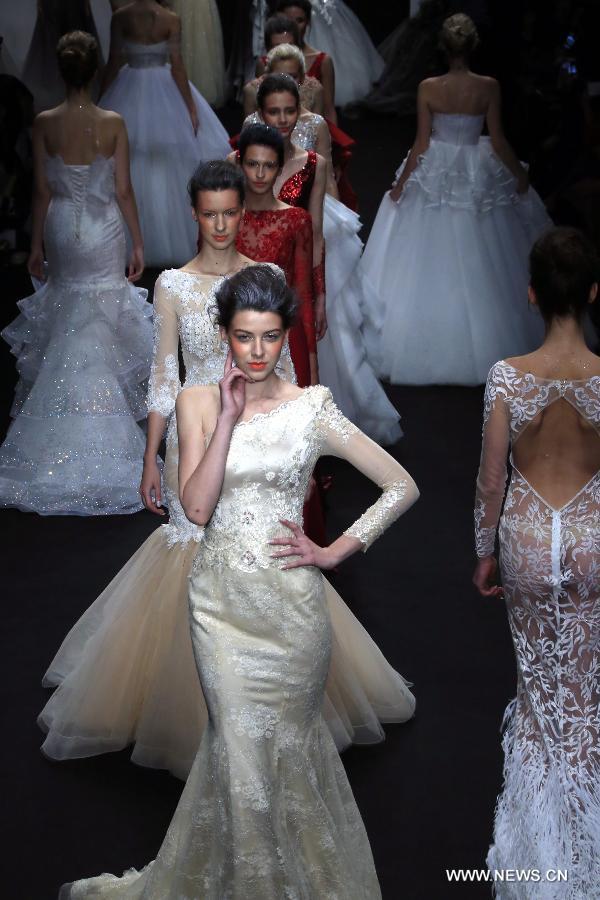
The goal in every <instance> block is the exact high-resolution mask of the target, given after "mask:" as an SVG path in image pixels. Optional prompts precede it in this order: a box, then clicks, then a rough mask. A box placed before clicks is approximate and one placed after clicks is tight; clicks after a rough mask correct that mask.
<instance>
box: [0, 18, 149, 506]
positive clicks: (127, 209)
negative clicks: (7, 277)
mask: <svg viewBox="0 0 600 900" xmlns="http://www.w3.org/2000/svg"><path fill="white" fill-rule="evenodd" d="M57 55H58V64H59V67H60V71H61V72H62V74H63V78H64V81H65V83H66V87H67V96H66V99H65V100H64V102H63V103H61V105H60V106H57V107H56V108H55V109H51V110H47V111H46V112H44V113H41V114H40V115H39V116H38V117H37V118H36V120H35V123H34V126H33V148H34V168H35V191H34V206H33V232H32V241H31V253H30V256H29V262H28V268H29V272H30V274H31V275H32V277H33V279H34V284H35V285H36V288H37V289H36V291H35V293H34V294H32V295H31V296H30V297H27V298H25V299H24V300H21V301H20V302H19V309H20V315H19V316H17V318H16V319H15V320H14V322H11V324H10V325H8V327H7V328H5V329H4V331H3V332H2V337H3V338H4V339H5V340H6V341H7V342H8V343H9V345H10V348H11V350H12V352H13V354H14V355H15V357H16V366H17V370H18V373H19V382H18V384H17V389H16V391H15V399H14V403H13V407H12V410H11V414H12V417H13V422H12V424H11V426H10V429H9V432H8V434H7V436H6V440H5V441H4V443H3V444H2V447H1V448H0V506H16V507H17V508H18V509H22V510H24V511H27V512H37V513H40V514H41V515H82V516H93V515H115V514H116V513H131V512H136V511H137V510H139V509H141V503H140V497H139V494H138V482H139V472H140V467H141V465H142V460H143V456H144V443H145V440H144V433H143V431H142V429H141V428H140V426H139V425H138V421H139V420H141V419H144V418H145V417H146V406H145V402H144V399H145V387H146V385H145V382H146V381H147V379H148V376H149V374H150V361H151V356H152V324H151V321H150V316H151V313H152V308H151V306H150V305H149V304H148V303H147V302H146V295H147V292H146V291H145V290H143V289H141V288H135V287H134V286H133V284H132V283H131V282H135V281H137V280H138V278H139V277H140V275H141V274H142V271H143V268H144V257H143V247H142V237H141V233H140V226H139V222H138V217H137V212H136V204H135V196H134V194H133V191H132V189H131V181H130V179H129V151H128V143H127V131H126V129H125V125H124V123H123V120H122V119H121V117H120V116H118V115H116V114H115V113H111V112H106V111H105V110H103V109H98V107H97V106H95V105H94V104H93V103H92V101H91V98H90V85H91V83H92V80H93V78H94V75H95V73H96V71H97V66H98V46H97V43H96V41H95V39H94V38H93V37H92V36H91V35H89V34H85V33H84V32H81V31H75V32H71V33H69V34H66V35H64V36H63V37H62V38H61V40H60V41H59V43H58V48H57ZM124 222H125V223H126V224H127V226H128V228H129V231H130V233H131V238H132V244H133V250H132V253H131V255H130V259H129V281H128V279H127V277H126V276H125V269H126V259H127V257H126V252H125V251H126V245H125V229H124V227H123V226H124ZM44 253H45V255H46V259H47V271H46V269H45V264H44Z"/></svg>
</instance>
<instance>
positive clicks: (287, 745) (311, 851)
mask: <svg viewBox="0 0 600 900" xmlns="http://www.w3.org/2000/svg"><path fill="white" fill-rule="evenodd" d="M323 454H332V455H335V456H338V457H340V458H342V459H345V460H347V461H349V462H350V463H351V464H352V465H354V466H355V467H357V468H358V469H359V470H360V471H361V472H363V473H364V474H365V475H367V476H368V477H369V478H371V479H372V480H373V481H374V482H375V483H376V484H378V485H379V486H380V487H381V489H382V491H383V493H382V494H381V496H380V498H379V499H378V500H377V502H376V503H375V504H374V505H373V506H372V507H371V508H370V509H369V510H367V512H366V513H365V514H364V515H363V516H362V517H361V518H360V519H359V520H358V521H357V522H356V523H355V524H354V525H353V526H352V527H351V528H349V529H348V530H347V532H346V534H348V535H350V536H353V537H356V538H358V539H359V540H360V541H361V542H362V543H363V545H364V549H365V550H366V549H367V547H368V546H370V544H371V543H372V541H373V540H374V539H375V538H376V537H378V536H379V535H380V534H381V533H382V532H383V531H384V530H385V529H386V528H387V527H388V526H389V525H390V524H391V523H392V522H393V521H394V520H395V519H396V518H397V517H398V516H399V515H401V514H402V513H403V512H405V511H406V510H407V509H408V508H409V507H410V506H411V505H412V503H413V502H414V501H415V500H416V498H417V496H418V494H417V491H416V488H415V487H414V482H412V479H410V477H409V476H407V473H406V472H405V470H404V469H403V468H402V467H401V466H400V465H399V463H397V462H396V461H395V460H394V459H392V457H390V456H388V454H387V453H385V451H383V450H381V448H379V447H378V446H377V445H376V444H374V443H373V442H372V441H370V440H369V439H368V438H367V437H366V436H365V435H363V434H362V433H361V432H359V431H358V429H356V428H355V426H353V425H352V424H351V423H350V422H348V420H347V419H345V418H344V417H343V416H342V415H341V413H340V412H339V410H338V409H337V408H336V407H335V405H334V403H333V401H332V399H331V393H330V392H329V391H328V390H327V388H324V387H322V386H320V385H317V386H316V387H312V388H307V389H306V390H304V391H303V392H302V394H301V395H300V396H299V397H298V398H296V399H295V400H291V401H287V402H285V403H283V404H281V405H280V406H279V407H277V408H276V409H275V410H273V411H271V412H270V413H268V414H266V415H264V414H259V415H255V416H253V417H252V418H251V419H249V420H248V421H246V422H241V423H239V424H238V425H237V426H236V427H235V428H234V432H233V435H232V438H231V445H230V448H229V453H228V457H227V464H226V469H225V477H224V481H223V487H222V490H221V495H220V498H219V501H218V503H217V506H216V508H215V511H214V513H213V515H212V517H211V520H210V523H209V524H208V525H207V526H206V528H205V530H204V534H203V536H202V541H201V543H200V544H199V546H198V553H197V555H196V558H195V561H194V565H193V570H192V575H191V578H190V594H189V610H190V622H191V630H192V642H193V646H194V654H195V658H196V664H197V667H198V673H199V676H200V681H201V683H202V689H203V691H204V696H205V697H206V702H207V705H208V708H209V721H208V724H207V727H206V729H205V731H204V735H203V737H202V742H201V745H200V748H199V750H198V754H197V756H196V759H195V762H194V765H193V767H192V770H191V773H190V777H189V778H188V781H187V784H186V786H185V788H184V791H183V794H182V796H181V800H180V802H179V805H178V807H177V809H176V811H175V815H174V817H173V819H172V821H171V824H170V826H169V829H168V831H167V835H166V837H165V840H164V842H163V844H162V847H161V848H160V850H159V852H158V855H157V857H156V859H155V860H154V862H152V863H150V865H148V866H147V867H146V868H145V869H143V870H142V872H135V871H134V870H129V871H128V872H126V873H125V874H124V876H123V877H122V878H120V879H119V878H115V877H114V876H112V875H101V876H100V877H98V878H92V879H89V880H84V881H78V882H75V883H74V884H72V885H67V886H65V887H63V889H62V891H61V900H83V898H91V897H95V898H106V900H108V898H129V900H133V898H142V897H143V898H145V900H162V898H165V897H168V896H170V897H175V896H177V897H181V898H184V897H189V898H195V900H196V898H200V897H202V898H203V900H224V898H231V900H242V898H243V900H267V898H272V900H279V898H284V897H289V898H300V897H303V898H307V900H308V898H315V900H316V898H325V897H331V898H339V900H366V898H368V900H376V898H380V897H381V893H380V890H379V885H378V881H377V876H376V873H375V868H374V865H373V859H372V856H371V850H370V847H369V842H368V839H367V835H366V832H365V829H364V825H363V823H362V820H361V817H360V813H359V811H358V809H357V807H356V804H355V801H354V798H353V796H352V791H351V789H350V786H349V784H348V780H347V778H346V774H345V772H344V768H343V766H342V764H341V761H340V759H339V756H338V754H337V751H336V748H335V745H334V743H333V741H332V739H331V735H330V734H329V731H328V729H327V728H326V727H325V723H324V721H323V717H322V714H321V711H322V705H323V696H324V691H325V685H326V682H327V677H328V671H329V663H330V656H331V640H332V638H331V624H330V619H329V614H328V610H327V601H326V596H325V583H324V579H323V575H322V574H321V572H320V571H319V570H318V569H316V568H314V567H312V566H309V567H302V568H299V569H294V570H289V571H284V570H283V569H282V565H283V562H285V561H283V562H282V561H281V560H278V559H273V558H272V557H271V555H270V553H271V548H270V547H269V544H268V541H269V540H270V539H271V538H273V537H276V536H280V535H282V534H283V533H284V532H285V528H284V526H282V525H281V523H280V521H279V520H280V519H282V518H289V519H291V520H295V521H298V520H299V518H300V517H301V515H302V506H303V502H304V496H305V491H306V487H307V485H308V480H309V478H310V475H311V473H312V471H313V468H314V465H315V463H316V461H317V459H318V458H319V456H321V455H323Z"/></svg>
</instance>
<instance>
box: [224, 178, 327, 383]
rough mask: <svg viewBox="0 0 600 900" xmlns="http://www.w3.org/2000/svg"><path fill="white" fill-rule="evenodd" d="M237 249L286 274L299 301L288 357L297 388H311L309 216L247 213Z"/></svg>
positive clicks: (314, 348) (296, 212) (284, 212)
mask: <svg viewBox="0 0 600 900" xmlns="http://www.w3.org/2000/svg"><path fill="white" fill-rule="evenodd" d="M292 177H295V176H292ZM313 178H314V176H313ZM288 180H289V181H291V179H288ZM286 184H287V182H286ZM284 187H285V185H284ZM236 246H237V249H238V251H239V252H240V253H243V254H244V256H248V257H250V259H254V260H256V262H271V263H276V264H277V265H278V266H280V268H282V269H283V271H284V272H285V278H286V281H287V283H288V284H289V286H290V287H292V288H294V290H295V291H296V294H297V296H298V299H299V301H300V315H299V321H298V323H297V324H296V325H294V326H292V328H291V329H290V335H289V344H290V353H291V356H292V362H293V363H294V368H295V369H296V379H297V381H298V384H299V385H300V387H307V386H308V385H309V384H310V363H309V356H308V354H309V353H316V351H317V342H316V337H315V323H314V314H313V288H312V255H313V242H312V220H311V217H310V214H309V213H308V212H306V211H305V210H304V209H302V208H294V207H290V208H288V209H274V210H256V211H254V210H246V212H245V213H244V218H243V219H242V224H241V227H240V230H239V233H238V236H237V241H236Z"/></svg>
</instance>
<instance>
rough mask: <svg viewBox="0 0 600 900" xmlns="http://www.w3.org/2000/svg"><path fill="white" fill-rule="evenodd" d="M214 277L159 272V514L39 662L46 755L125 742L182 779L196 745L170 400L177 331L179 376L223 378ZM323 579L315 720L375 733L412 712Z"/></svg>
mask: <svg viewBox="0 0 600 900" xmlns="http://www.w3.org/2000/svg"><path fill="white" fill-rule="evenodd" d="M274 268H276V267H274ZM277 271H280V270H278V269H277ZM219 283H220V279H218V280H215V279H214V278H211V277H207V276H198V275H194V274H190V273H186V272H181V271H178V270H169V271H166V272H163V274H162V275H161V276H160V278H159V279H158V281H157V282H156V287H155V295H154V308H155V334H156V341H155V355H154V363H153V369H152V375H151V380H150V392H149V401H148V407H149V409H150V410H155V411H156V412H158V413H160V414H161V415H163V416H170V417H171V418H170V422H169V426H168V432H167V457H166V461H165V469H164V496H165V498H166V502H167V504H168V506H169V510H170V521H169V524H168V525H164V526H162V527H161V528H157V529H156V531H155V532H154V533H153V534H152V535H151V536H150V537H149V538H148V539H147V540H146V541H145V542H144V543H143V544H142V546H141V547H140V549H139V550H138V551H137V553H135V554H134V556H133V557H132V558H131V559H130V560H129V562H128V563H127V564H126V565H125V566H124V567H123V569H121V571H120V572H119V573H118V574H117V575H116V576H115V578H114V579H113V580H112V582H111V583H110V584H109V585H108V587H107V588H106V589H105V591H104V592H103V593H102V594H101V595H100V597H99V598H98V599H97V600H96V601H95V602H94V603H93V604H92V606H91V607H90V608H89V609H88V610H87V612H85V613H84V615H83V616H82V617H81V619H80V620H79V621H78V622H77V623H76V624H75V626H74V627H73V629H72V630H71V631H70V633H69V634H68V635H67V637H66V638H65V640H64V642H63V644H62V646H61V648H60V649H59V651H58V653H57V655H56V657H55V658H54V660H53V661H52V663H51V664H50V667H49V669H48V671H47V673H46V675H45V678H44V684H45V685H47V686H52V685H59V688H58V690H57V691H56V692H55V693H54V694H53V696H52V697H51V698H50V700H49V701H48V703H47V704H46V706H45V707H44V709H43V711H42V713H41V715H40V718H39V722H40V725H41V727H42V728H43V729H45V730H47V731H48V735H47V737H46V740H45V741H44V744H43V752H44V753H45V754H46V755H47V756H49V757H52V758H53V759H70V758H75V757H83V756H93V755H95V754H98V753H104V752H107V751H110V750H120V749H122V748H124V747H126V746H128V745H129V744H134V745H135V746H134V748H133V754H132V759H133V760H134V761H135V762H137V763H140V764H141V765H146V766H152V767H156V768H166V769H169V770H170V771H171V772H173V773H174V774H175V775H177V776H179V777H180V778H186V777H187V775H188V773H189V770H190V766H191V764H192V761H193V759H194V757H195V755H196V752H197V750H198V745H199V742H200V738H201V735H202V732H203V729H204V727H205V725H206V721H207V711H206V704H205V702H204V697H203V695H202V690H201V687H200V684H199V682H198V676H197V673H196V668H195V665H194V658H193V653H192V641H191V638H190V626H189V618H188V609H187V581H188V575H189V573H190V569H191V565H192V560H193V558H194V556H195V554H196V552H197V550H198V542H199V541H200V540H201V537H202V532H201V529H198V528H197V527H196V526H195V525H192V524H191V523H190V522H189V521H188V520H187V519H186V518H185V516H184V514H183V510H182V509H181V505H180V503H179V499H178V490H177V461H178V453H177V429H176V423H175V417H174V415H173V410H174V406H175V400H176V397H177V394H178V392H179V390H180V382H179V367H178V361H177V349H178V344H179V341H180V340H181V344H182V347H183V357H184V362H185V368H186V381H185V384H186V385H192V384H203V383H210V382H216V381H217V380H218V379H219V378H220V377H221V376H222V373H223V367H224V361H225V355H226V354H225V346H224V345H223V344H222V343H221V341H220V339H218V337H217V333H216V330H215V327H214V324H213V321H212V318H211V310H212V308H213V306H214V291H215V289H216V287H218V285H219ZM288 359H289V355H288ZM288 365H289V363H288ZM298 520H299V519H298ZM323 583H324V589H325V597H326V600H327V605H328V607H329V611H330V616H331V621H332V626H333V628H332V642H333V651H332V660H331V668H330V671H329V677H328V681H327V690H326V693H325V697H324V700H323V703H324V706H323V711H324V714H325V718H326V721H327V723H328V725H329V728H330V730H331V732H332V734H333V736H334V739H335V742H336V744H337V746H338V747H339V748H340V749H342V748H343V747H345V746H347V745H348V744H350V743H351V742H355V743H373V742H376V741H379V740H381V739H382V738H383V730H382V728H381V725H380V722H403V721H406V720H407V719H409V718H410V717H411V716H412V714H413V712H414V706H415V701H414V697H413V695H412V694H411V692H410V691H409V690H408V688H407V686H406V684H405V682H404V680H403V679H402V677H401V676H400V675H399V674H398V673H397V672H395V671H394V669H392V668H391V666H390V665H389V663H388V662H387V661H386V660H385V658H384V657H383V655H382V654H381V652H380V650H379V649H378V647H377V646H376V644H375V643H374V642H373V641H372V640H371V638H370V637H369V635H368V634H367V632H366V631H365V629H364V628H363V627H362V626H361V625H360V623H359V622H358V621H357V620H356V618H355V617H354V616H353V615H352V613H351V612H350V610H349V609H348V608H347V606H346V605H345V604H344V603H343V601H342V600H341V598H340V597H339V595H338V594H337V593H336V592H335V591H334V589H333V588H332V587H331V585H330V584H329V583H328V582H327V581H324V582H323Z"/></svg>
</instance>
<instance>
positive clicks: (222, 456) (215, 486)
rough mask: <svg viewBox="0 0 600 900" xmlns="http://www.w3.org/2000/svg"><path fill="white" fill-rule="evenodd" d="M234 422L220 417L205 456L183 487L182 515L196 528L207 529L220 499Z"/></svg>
mask: <svg viewBox="0 0 600 900" xmlns="http://www.w3.org/2000/svg"><path fill="white" fill-rule="evenodd" d="M235 421H236V420H235V419H234V418H233V417H232V416H229V415H228V416H223V415H221V416H219V418H218V419H217V425H216V428H215V430H214V432H213V435H212V437H211V440H210V444H209V445H208V448H207V450H206V453H205V454H204V456H203V457H202V459H201V460H200V462H199V463H198V465H197V466H196V468H195V469H194V471H193V473H192V474H191V476H190V477H189V478H188V480H187V482H186V483H185V484H184V485H183V486H182V490H181V496H180V500H181V505H182V506H183V511H184V512H185V514H186V516H187V518H188V519H189V520H190V521H191V522H194V523H195V524H196V525H206V523H207V522H208V521H209V519H210V517H211V516H212V514H213V512H214V509H215V506H216V505H217V502H218V500H219V497H220V496H221V489H222V487H223V479H224V477H225V465H226V463H227V454H228V453H229V445H230V443H231V435H232V433H233V428H234V426H235Z"/></svg>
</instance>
